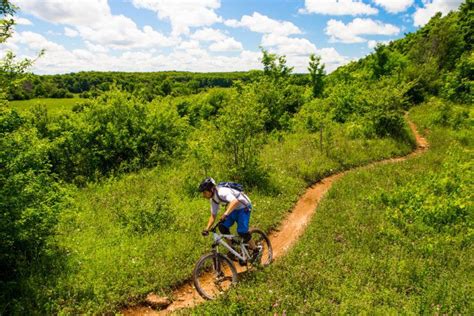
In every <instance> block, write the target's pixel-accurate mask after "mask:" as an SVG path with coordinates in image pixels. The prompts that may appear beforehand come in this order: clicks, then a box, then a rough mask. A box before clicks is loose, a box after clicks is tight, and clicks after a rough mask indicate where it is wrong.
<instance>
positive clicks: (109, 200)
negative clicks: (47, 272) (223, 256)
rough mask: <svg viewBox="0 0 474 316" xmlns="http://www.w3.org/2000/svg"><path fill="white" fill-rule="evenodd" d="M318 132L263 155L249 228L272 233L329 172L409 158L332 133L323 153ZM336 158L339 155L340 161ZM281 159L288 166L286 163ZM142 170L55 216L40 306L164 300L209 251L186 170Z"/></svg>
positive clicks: (394, 146)
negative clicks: (262, 176) (50, 266)
mask: <svg viewBox="0 0 474 316" xmlns="http://www.w3.org/2000/svg"><path fill="white" fill-rule="evenodd" d="M318 137H319V136H318V135H316V134H306V135H303V134H299V135H298V136H292V135H288V136H287V137H285V138H284V139H282V140H275V141H272V142H271V143H270V144H268V145H267V146H266V147H265V149H264V150H263V152H261V155H262V157H263V158H264V163H265V166H266V168H268V169H269V170H270V181H271V182H272V183H273V186H274V190H272V192H250V197H251V199H252V200H253V202H254V207H255V211H254V214H253V215H252V224H253V225H256V226H259V227H261V228H263V229H265V230H269V229H270V228H272V227H275V226H276V225H277V224H278V223H279V222H280V221H281V219H282V218H283V217H284V216H285V214H286V212H288V211H289V210H290V209H291V207H292V205H293V203H294V202H295V201H296V199H297V198H298V196H299V195H300V194H301V193H302V192H303V191H304V189H305V188H306V187H307V185H308V184H309V183H311V182H314V181H317V180H318V179H320V178H322V177H323V176H324V175H326V174H330V173H334V172H336V171H337V170H342V169H347V168H350V167H351V166H356V165H360V164H365V163H367V162H368V161H372V160H379V159H383V158H386V157H390V156H396V155H403V154H405V153H407V152H410V151H411V150H412V146H413V143H412V142H411V141H407V142H397V141H395V140H393V139H390V138H384V139H372V140H366V139H352V140H350V139H347V138H346V137H344V136H343V134H341V135H334V140H333V149H330V150H329V155H327V153H326V152H323V153H320V152H319V146H317V145H315V144H316V140H317V139H318ZM342 153H343V154H342ZM284 157H286V158H284ZM177 166H178V165H176V164H175V165H174V167H173V168H165V169H163V168H160V169H155V170H145V171H142V172H140V173H137V174H130V175H127V176H124V177H122V178H120V179H110V180H108V181H107V182H105V183H101V184H91V185H90V186H89V187H87V188H86V189H83V190H78V191H77V193H76V194H75V195H74V196H73V199H72V200H71V201H70V206H69V208H68V210H65V211H63V212H62V214H61V218H60V222H59V225H58V232H57V237H56V238H57V241H58V244H59V246H60V247H61V248H62V249H65V254H64V257H63V258H62V262H60V263H58V266H60V267H61V268H60V271H58V273H57V275H56V277H55V278H48V281H49V282H50V284H48V285H47V286H46V287H47V288H49V291H48V292H47V293H46V295H44V294H43V295H44V296H43V297H40V300H44V301H47V302H49V303H48V304H50V308H51V310H55V311H60V312H63V313H83V312H90V313H97V312H101V311H111V310H116V309H117V308H119V306H120V304H123V303H124V302H127V301H129V302H130V301H133V300H139V299H140V298H142V297H143V296H144V295H146V294H147V293H149V292H150V291H155V292H158V293H162V294H168V295H169V294H170V292H171V287H172V286H173V285H176V284H179V283H180V282H183V281H184V280H186V279H187V278H189V276H190V275H191V271H192V269H193V267H194V264H195V262H196V261H197V259H198V258H199V256H200V255H201V254H202V253H204V252H206V251H207V250H208V249H209V242H210V241H209V240H208V239H205V238H202V237H201V235H200V231H201V230H202V229H203V227H204V226H205V223H206V222H207V218H208V216H209V211H208V209H209V204H208V201H206V200H204V199H202V198H199V197H192V196H190V195H189V194H188V193H187V191H189V190H195V186H196V185H197V183H194V182H192V183H189V179H186V178H185V177H183V174H185V173H186V172H187V170H192V168H193V166H192V165H189V162H186V161H183V163H182V164H181V165H179V167H177Z"/></svg>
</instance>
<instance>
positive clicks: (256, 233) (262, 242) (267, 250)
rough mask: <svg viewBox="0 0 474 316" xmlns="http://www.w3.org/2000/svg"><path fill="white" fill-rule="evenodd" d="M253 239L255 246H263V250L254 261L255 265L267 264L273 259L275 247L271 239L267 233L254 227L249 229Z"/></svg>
mask: <svg viewBox="0 0 474 316" xmlns="http://www.w3.org/2000/svg"><path fill="white" fill-rule="evenodd" d="M249 233H250V235H251V236H252V240H253V241H254V242H255V246H257V247H258V246H261V247H262V252H261V254H260V255H259V256H258V257H257V259H256V260H255V261H254V262H253V263H252V264H253V265H262V266H267V265H269V264H270V263H271V262H272V260H273V249H272V244H271V243H270V239H269V238H268V237H267V235H266V234H265V233H264V232H263V231H261V230H260V229H258V228H252V229H250V230H249Z"/></svg>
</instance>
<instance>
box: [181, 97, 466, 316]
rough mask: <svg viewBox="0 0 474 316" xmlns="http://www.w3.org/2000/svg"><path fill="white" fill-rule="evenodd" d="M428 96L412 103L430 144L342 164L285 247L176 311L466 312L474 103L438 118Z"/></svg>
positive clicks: (236, 312)
mask: <svg viewBox="0 0 474 316" xmlns="http://www.w3.org/2000/svg"><path fill="white" fill-rule="evenodd" d="M433 102H434V101H432V102H430V103H428V104H426V105H424V106H422V107H418V108H415V109H413V110H412V111H411V112H412V113H411V117H412V118H413V119H414V120H415V122H416V123H417V124H418V125H419V126H421V127H422V131H423V132H425V133H426V135H427V136H428V138H429V141H430V144H431V148H430V150H429V151H428V152H427V153H425V154H423V155H421V156H417V157H416V158H412V159H410V160H407V161H404V162H401V163H397V164H385V165H378V166H376V167H370V168H362V169H358V170H357V171H354V172H351V173H349V174H347V175H346V176H345V177H343V178H342V179H340V180H339V181H337V182H336V183H334V185H333V187H332V188H331V190H330V191H329V192H328V194H327V196H326V197H325V198H324V200H323V201H322V203H321V204H320V207H319V208H318V210H317V212H316V215H315V216H314V218H313V219H312V222H311V224H310V225H309V226H308V229H307V231H306V232H305V234H304V236H303V237H302V238H301V239H300V241H299V242H298V244H297V246H295V248H293V249H292V250H291V251H290V253H289V254H288V256H286V257H285V258H284V259H283V260H281V261H278V262H277V263H276V264H274V265H272V266H271V267H269V268H268V269H266V270H264V271H259V272H257V273H254V274H251V275H249V276H248V277H247V278H246V279H245V280H244V281H243V282H241V283H240V284H239V285H238V286H237V288H235V289H234V290H232V291H230V293H228V295H225V296H222V297H221V298H220V299H218V300H217V301H215V302H208V303H205V304H204V305H201V306H198V307H197V308H195V309H193V310H184V311H182V313H183V314H196V315H202V314H226V315H242V314H244V315H246V314H248V315H255V314H256V315H259V314H280V315H281V314H283V313H287V314H297V313H298V314H316V313H322V314H346V313H351V314H352V313H355V314H357V313H374V314H398V313H401V314H472V313H473V312H474V304H473V301H472V297H473V294H474V293H473V283H472V280H473V279H474V272H473V271H474V269H473V268H474V266H473V262H474V260H473V258H474V256H473V255H474V249H473V244H472V240H473V239H472V236H473V234H472V232H473V231H474V230H473V228H474V221H473V215H474V214H473V205H472V192H473V182H472V179H473V172H472V170H473V169H472V139H474V138H473V136H474V135H473V131H472V126H471V124H470V122H472V117H473V116H472V114H473V113H472V110H470V112H471V113H470V115H468V116H467V117H465V120H464V121H463V123H465V124H462V125H461V127H459V128H453V126H446V125H440V124H439V123H437V121H436V120H434V119H433V117H432V116H431V117H430V116H427V115H426V113H434V115H436V114H439V113H438V112H439V109H437V108H436V106H435V105H433ZM464 109H466V108H464ZM467 111H468V113H469V109H468V110H467ZM451 118H452V116H451ZM448 120H449V119H448ZM466 136H468V137H467V138H466ZM467 139H469V140H467ZM417 203H418V204H417Z"/></svg>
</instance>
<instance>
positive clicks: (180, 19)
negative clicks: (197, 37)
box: [132, 0, 222, 35]
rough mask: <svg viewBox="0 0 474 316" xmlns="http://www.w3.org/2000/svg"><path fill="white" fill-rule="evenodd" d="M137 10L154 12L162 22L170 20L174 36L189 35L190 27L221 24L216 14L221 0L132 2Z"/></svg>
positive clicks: (139, 0) (146, 0)
mask: <svg viewBox="0 0 474 316" xmlns="http://www.w3.org/2000/svg"><path fill="white" fill-rule="evenodd" d="M132 3H133V5H134V6H135V7H136V8H142V9H148V10H151V11H154V12H155V13H156V14H157V15H158V18H159V19H161V20H169V21H170V22H171V27H172V29H173V32H172V33H173V35H180V34H187V33H189V28H190V27H200V26H210V25H212V24H214V23H217V22H221V21H222V18H221V17H220V16H218V15H217V14H216V12H215V10H216V9H218V8H219V7H220V5H221V4H220V0H186V1H182V0H181V1H179V0H132Z"/></svg>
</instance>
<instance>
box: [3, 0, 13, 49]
mask: <svg viewBox="0 0 474 316" xmlns="http://www.w3.org/2000/svg"><path fill="white" fill-rule="evenodd" d="M15 11H16V7H15V6H14V5H13V4H11V3H10V1H9V0H1V1H0V16H1V19H0V43H3V42H5V41H6V40H7V38H9V37H10V36H11V33H12V27H13V25H15V20H13V18H12V16H13V15H14V14H15Z"/></svg>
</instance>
